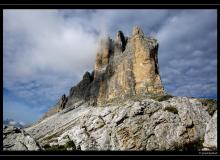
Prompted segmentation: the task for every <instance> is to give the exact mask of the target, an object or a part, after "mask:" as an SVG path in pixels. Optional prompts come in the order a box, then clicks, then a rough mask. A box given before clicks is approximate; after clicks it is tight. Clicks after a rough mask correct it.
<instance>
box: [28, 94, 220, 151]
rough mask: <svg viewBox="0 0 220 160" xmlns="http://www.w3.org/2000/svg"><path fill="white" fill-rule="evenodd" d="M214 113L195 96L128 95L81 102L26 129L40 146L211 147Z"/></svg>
mask: <svg viewBox="0 0 220 160" xmlns="http://www.w3.org/2000/svg"><path fill="white" fill-rule="evenodd" d="M216 116H217V114H216V113H215V114H214V116H213V117H212V116H211V115H210V114H209V113H208V112H207V111H206V108H205V107H204V105H202V103H201V101H200V100H199V99H196V98H187V97H169V98H166V99H165V100H163V101H157V100H153V99H144V100H141V101H132V100H130V101H126V102H124V103H121V104H115V105H113V104H112V105H110V106H105V107H93V106H89V105H88V104H86V103H83V104H78V105H77V104H75V105H73V106H72V108H71V109H69V108H66V109H64V110H62V111H61V112H59V113H56V114H54V115H53V116H51V117H48V118H46V119H44V120H43V121H41V122H40V123H38V124H36V125H34V126H32V127H29V128H27V129H26V132H28V133H29V134H31V135H32V136H33V137H34V138H35V139H36V140H37V141H38V142H39V143H40V144H41V145H42V146H43V147H44V148H45V149H46V150H59V148H64V146H65V145H66V148H65V150H144V151H174V150H180V151H202V150H205V149H206V150H207V149H209V150H216V148H217V141H216V138H217V135H216V132H217V130H216ZM214 121H215V123H214V124H213V122H214ZM210 140H211V141H210ZM203 144H204V145H203Z"/></svg>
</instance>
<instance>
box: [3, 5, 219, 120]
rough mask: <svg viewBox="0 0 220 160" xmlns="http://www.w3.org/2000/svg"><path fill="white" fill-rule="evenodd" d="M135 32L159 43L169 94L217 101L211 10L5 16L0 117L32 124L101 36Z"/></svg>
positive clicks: (64, 89) (90, 60)
mask: <svg viewBox="0 0 220 160" xmlns="http://www.w3.org/2000/svg"><path fill="white" fill-rule="evenodd" d="M136 25H139V26H140V27H142V29H143V31H144V33H145V34H146V35H147V36H153V37H155V38H156V39H158V42H159V53H158V58H159V69H160V74H161V78H162V82H163V84H164V87H165V90H166V91H167V92H168V93H170V94H172V95H176V96H193V97H209V98H216V97H217V10H191V9H190V10H147V9H146V10H4V12H3V111H4V113H3V117H4V118H10V119H14V120H15V121H23V122H25V123H32V122H34V121H36V120H37V119H39V118H40V117H41V116H42V115H43V113H45V112H46V111H47V110H48V109H49V108H50V107H51V106H53V105H54V104H55V103H56V102H57V100H58V99H59V97H60V96H61V95H62V94H64V93H65V94H67V95H68V93H69V89H70V88H71V87H72V86H74V85H76V84H77V82H79V81H80V79H81V78H82V75H83V74H84V73H85V72H86V71H91V70H92V69H93V67H94V61H95V55H96V49H97V42H98V40H99V39H100V37H102V36H106V35H108V36H110V37H111V38H113V39H114V37H115V34H116V32H117V31H118V30H122V31H123V32H124V34H125V35H126V36H129V35H130V34H131V30H132V28H133V27H134V26H136Z"/></svg>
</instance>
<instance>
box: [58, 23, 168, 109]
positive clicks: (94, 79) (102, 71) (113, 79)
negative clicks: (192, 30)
mask: <svg viewBox="0 0 220 160" xmlns="http://www.w3.org/2000/svg"><path fill="white" fill-rule="evenodd" d="M158 46H159V45H158V43H157V40H156V39H152V38H148V37H146V36H145V35H144V32H143V30H142V29H141V28H140V27H138V26H135V27H134V28H133V30H132V34H131V36H130V37H126V36H125V35H124V34H123V32H122V31H118V32H116V35H115V38H114V40H113V39H111V38H110V37H103V38H102V39H101V40H100V43H99V47H98V48H99V49H98V51H97V54H96V61H95V65H94V70H93V72H92V73H89V72H86V73H85V74H84V76H83V79H82V80H81V81H80V82H79V83H78V84H77V85H76V86H73V87H72V88H71V89H70V92H69V95H68V96H67V97H66V98H65V101H64V102H65V103H63V102H62V101H63V100H62V98H61V100H60V102H59V103H58V104H62V109H63V108H66V107H69V106H71V105H73V104H74V103H76V102H80V101H83V102H88V103H89V104H90V105H93V106H96V105H102V104H106V103H108V102H113V101H117V100H118V99H121V100H123V99H125V100H128V99H129V98H132V97H135V96H139V97H141V96H146V95H151V94H165V91H164V87H163V85H162V82H161V78H160V74H159V66H158ZM66 101H67V102H66ZM63 104H65V106H63ZM58 106H59V105H58ZM56 107H57V105H56ZM60 107H61V106H60ZM62 109H61V110H62ZM57 111H60V109H57Z"/></svg>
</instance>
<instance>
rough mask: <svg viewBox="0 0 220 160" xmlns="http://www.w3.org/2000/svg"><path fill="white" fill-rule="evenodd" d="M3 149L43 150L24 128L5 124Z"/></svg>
mask: <svg viewBox="0 0 220 160" xmlns="http://www.w3.org/2000/svg"><path fill="white" fill-rule="evenodd" d="M3 150H6V151H7V150H8V151H14V150H22V151H30V150H42V148H41V147H40V145H39V144H38V143H37V142H36V141H35V140H34V139H33V138H32V137H31V136H30V135H29V134H28V133H26V132H25V131H24V130H22V129H21V128H17V127H14V126H5V125H4V126H3Z"/></svg>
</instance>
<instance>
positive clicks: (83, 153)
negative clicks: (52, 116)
mask: <svg viewBox="0 0 220 160" xmlns="http://www.w3.org/2000/svg"><path fill="white" fill-rule="evenodd" d="M0 6H1V9H2V11H1V22H2V25H1V27H2V28H1V29H2V39H1V40H2V46H1V47H2V49H1V51H2V52H3V10H4V9H217V14H218V15H217V22H218V23H217V29H218V28H219V16H220V10H219V5H214V4H201V5H194V4H193V5H192V4H183V5H176V4H169V5H163V4H162V5H161V4H160V5H157V4H108V5H105V4H37V5H32V4H22V5H20V4H15V5H13V4H9V3H8V4H6V5H0ZM218 37H219V32H217V45H218V46H219V38H218ZM218 53H219V48H217V59H218V58H219V56H218ZM2 55H3V53H2ZM2 64H3V58H2ZM2 66H3V65H2ZM218 67H219V65H218V63H217V68H218ZM3 74H4V73H3V68H2V78H3ZM217 76H219V74H218V73H217ZM218 79H219V78H218ZM217 90H219V85H217ZM2 91H3V79H2ZM2 98H3V95H2ZM218 99H219V95H218V98H217V103H218V106H219V101H218ZM2 104H3V99H2ZM1 113H2V114H1V116H2V118H1V120H2V123H3V107H1ZM219 122H220V121H219V117H218V123H217V125H218V129H219ZM2 133H3V132H2V128H1V134H2ZM218 137H219V132H218ZM1 139H2V136H1ZM219 141H220V138H218V151H217V152H210V151H208V152H206V151H202V152H183V151H177V152H175V151H170V152H169V151H158V152H156V151H70V152H69V151H65V152H63V151H62V152H59V151H56V152H54V151H52V152H49V151H28V152H26V151H3V143H1V148H2V149H1V151H0V154H1V155H0V156H12V155H13V156H24V155H25V156H120V157H121V156H129V157H133V156H138V157H140V156H159V157H162V156H164V157H168V156H171V157H172V156H178V157H179V156H185V157H186V158H187V159H188V158H190V157H191V156H193V157H194V159H195V158H197V157H198V158H199V157H201V156H204V157H206V158H208V157H211V159H213V158H215V157H216V156H219V153H220V152H219V147H220V145H219ZM2 142H3V140H2Z"/></svg>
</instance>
